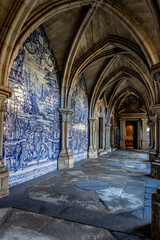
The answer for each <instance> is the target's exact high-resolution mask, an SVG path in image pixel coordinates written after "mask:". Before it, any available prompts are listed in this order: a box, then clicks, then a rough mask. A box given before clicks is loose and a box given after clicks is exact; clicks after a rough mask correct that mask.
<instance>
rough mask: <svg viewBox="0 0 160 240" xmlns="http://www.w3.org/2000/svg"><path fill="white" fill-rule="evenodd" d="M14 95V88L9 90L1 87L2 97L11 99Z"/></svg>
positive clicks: (0, 94)
mask: <svg viewBox="0 0 160 240" xmlns="http://www.w3.org/2000/svg"><path fill="white" fill-rule="evenodd" d="M12 93H13V89H12V88H8V87H5V86H3V85H0V97H3V98H9V97H11V95H12Z"/></svg>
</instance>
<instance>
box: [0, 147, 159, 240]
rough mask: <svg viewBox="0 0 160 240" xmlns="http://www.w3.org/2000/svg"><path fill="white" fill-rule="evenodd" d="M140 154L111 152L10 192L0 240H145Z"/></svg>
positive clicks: (148, 182) (145, 182)
mask: <svg viewBox="0 0 160 240" xmlns="http://www.w3.org/2000/svg"><path fill="white" fill-rule="evenodd" d="M147 159H148V156H147V154H144V153H139V152H133V151H120V150H119V151H114V152H112V153H108V154H106V155H102V156H100V157H98V158H96V159H85V160H83V161H80V162H77V163H76V164H75V167H74V168H72V169H70V170H67V171H62V170H61V171H55V172H52V173H49V174H46V175H44V176H41V177H39V178H37V179H33V180H31V181H28V182H26V183H24V184H20V185H18V186H16V187H12V188H11V189H10V195H9V196H8V197H5V198H2V199H1V200H0V216H1V218H0V224H1V225H0V239H2V240H10V239H40V240H41V239H66V240H68V239H69V240H71V239H75V240H80V239H84V240H87V239H100V240H101V239H117V240H125V239H126V240H132V239H146V240H147V239H150V222H151V194H152V193H154V192H156V188H157V187H158V186H159V185H160V180H157V179H152V178H150V163H149V162H148V160H147Z"/></svg>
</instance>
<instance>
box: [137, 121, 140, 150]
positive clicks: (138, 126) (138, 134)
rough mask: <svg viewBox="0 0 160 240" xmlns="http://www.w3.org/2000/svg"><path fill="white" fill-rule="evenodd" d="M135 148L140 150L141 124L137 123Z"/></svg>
mask: <svg viewBox="0 0 160 240" xmlns="http://www.w3.org/2000/svg"><path fill="white" fill-rule="evenodd" d="M137 148H138V149H141V122H140V121H138V122H137Z"/></svg>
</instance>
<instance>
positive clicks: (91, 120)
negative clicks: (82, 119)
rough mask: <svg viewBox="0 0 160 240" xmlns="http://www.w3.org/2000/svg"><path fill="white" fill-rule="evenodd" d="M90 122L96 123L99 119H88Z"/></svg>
mask: <svg viewBox="0 0 160 240" xmlns="http://www.w3.org/2000/svg"><path fill="white" fill-rule="evenodd" d="M88 120H89V122H95V121H96V120H97V118H88Z"/></svg>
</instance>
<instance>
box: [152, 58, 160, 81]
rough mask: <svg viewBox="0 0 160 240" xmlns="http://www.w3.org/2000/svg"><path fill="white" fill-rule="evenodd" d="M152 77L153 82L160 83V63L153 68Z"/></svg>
mask: <svg viewBox="0 0 160 240" xmlns="http://www.w3.org/2000/svg"><path fill="white" fill-rule="evenodd" d="M151 77H152V79H153V81H155V82H158V83H160V62H159V63H157V64H155V65H153V66H152V67H151Z"/></svg>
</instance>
